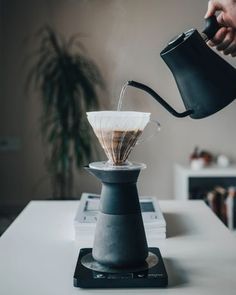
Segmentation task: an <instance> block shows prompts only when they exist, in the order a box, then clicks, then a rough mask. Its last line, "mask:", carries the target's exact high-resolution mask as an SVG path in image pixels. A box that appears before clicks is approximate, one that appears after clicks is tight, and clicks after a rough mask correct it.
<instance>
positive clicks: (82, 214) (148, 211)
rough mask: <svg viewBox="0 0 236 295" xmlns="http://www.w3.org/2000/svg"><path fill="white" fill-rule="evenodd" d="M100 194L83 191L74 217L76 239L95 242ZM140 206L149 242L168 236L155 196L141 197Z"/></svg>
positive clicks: (90, 242)
mask: <svg viewBox="0 0 236 295" xmlns="http://www.w3.org/2000/svg"><path fill="white" fill-rule="evenodd" d="M99 201H100V196H99V195H95V194H89V193H83V194H82V196H81V200H80V204H79V207H78V210H77V213H76V216H75V218H74V230H75V240H76V241H78V242H80V241H82V242H87V243H89V244H92V243H93V239H94V234H95V228H96V222H97V218H98V213H99ZM140 207H141V211H142V217H143V222H144V228H145V233H146V237H147V242H148V243H153V242H155V241H158V240H163V239H165V238H166V221H165V219H164V216H163V214H162V212H161V209H160V206H159V204H158V201H157V199H156V198H155V197H142V198H140Z"/></svg>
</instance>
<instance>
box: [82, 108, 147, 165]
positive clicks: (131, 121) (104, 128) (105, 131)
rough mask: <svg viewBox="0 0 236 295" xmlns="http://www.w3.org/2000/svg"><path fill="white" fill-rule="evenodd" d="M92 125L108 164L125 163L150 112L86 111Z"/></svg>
mask: <svg viewBox="0 0 236 295" xmlns="http://www.w3.org/2000/svg"><path fill="white" fill-rule="evenodd" d="M87 116H88V121H89V123H90V124H91V126H92V127H93V131H94V133H95V134H96V136H97V138H98V140H99V142H100V144H101V146H102V148H103V150H104V152H105V154H106V156H107V158H108V164H110V165H112V166H121V165H126V164H127V159H128V156H129V154H130V152H131V150H132V149H133V147H134V146H135V144H136V143H137V140H138V138H139V137H140V136H141V134H142V132H143V129H144V128H145V127H146V125H147V124H148V122H149V121H150V113H142V112H126V111H122V112H121V111H101V112H88V113H87Z"/></svg>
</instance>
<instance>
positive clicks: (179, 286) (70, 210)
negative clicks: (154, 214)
mask: <svg viewBox="0 0 236 295" xmlns="http://www.w3.org/2000/svg"><path fill="white" fill-rule="evenodd" d="M160 205H161V209H162V211H163V212H164V214H165V218H166V220H167V234H168V238H167V239H166V240H164V241H161V242H160V243H158V244H153V245H150V246H159V247H160V249H161V252H162V255H163V257H164V261H165V265H166V268H167V272H168V274H169V287H168V288H167V289H145V290H144V289H112V290H111V289H109V290H108V289H106V290H105V289H102V290H99V289H98V290H92V289H90V290H88V289H87V290H85V289H84V290H82V289H76V288H74V287H73V285H72V281H73V280H72V278H73V273H74V268H75V264H76V260H77V255H78V245H77V244H76V243H75V242H74V241H73V239H74V232H73V217H74V214H75V212H76V209H77V206H78V202H77V201H68V202H60V201H55V202H54V201H34V202H31V203H30V204H29V205H28V206H27V207H26V209H25V210H24V211H23V212H22V213H21V214H20V216H19V217H18V218H17V219H16V220H15V221H14V223H13V224H12V225H11V226H10V228H9V229H8V230H7V231H6V232H5V233H4V235H3V236H2V237H1V238H0V294H1V295H21V294H22V295H73V294H86V295H90V294H117V295H118V294H135V295H137V294H160V295H162V294H175V295H178V294H179V295H184V294H188V295H195V294H196V295H202V294H207V295H209V294H214V295H216V294H221V295H222V294H225V295H229V294H236V239H235V237H234V236H232V235H231V233H230V232H229V231H228V229H227V228H226V227H225V226H224V225H223V224H222V223H221V222H220V221H219V220H218V219H217V218H216V217H215V216H214V214H213V213H212V212H211V211H210V209H209V208H207V206H206V205H205V204H204V203H203V202H202V201H161V202H160ZM81 246H86V245H81ZM87 246H89V245H87Z"/></svg>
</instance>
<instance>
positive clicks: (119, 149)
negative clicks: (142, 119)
mask: <svg viewBox="0 0 236 295" xmlns="http://www.w3.org/2000/svg"><path fill="white" fill-rule="evenodd" d="M94 132H95V134H96V135H97V137H98V140H99V142H100V144H101V146H102V148H103V149H104V151H105V153H106V155H107V157H108V159H109V163H111V164H113V165H124V164H125V162H126V160H127V158H128V156H129V154H130V152H131V150H132V148H133V147H134V146H135V144H136V142H137V140H138V138H139V137H140V135H141V134H142V130H109V129H108V130H94Z"/></svg>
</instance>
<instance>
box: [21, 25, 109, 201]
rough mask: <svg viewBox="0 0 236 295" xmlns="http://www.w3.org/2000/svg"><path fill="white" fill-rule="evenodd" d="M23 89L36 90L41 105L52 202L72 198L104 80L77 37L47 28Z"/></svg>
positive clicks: (87, 152)
mask: <svg viewBox="0 0 236 295" xmlns="http://www.w3.org/2000/svg"><path fill="white" fill-rule="evenodd" d="M37 38H38V39H39V50H38V51H37V52H36V54H35V55H34V62H33V66H32V68H31V70H30V72H29V75H28V79H27V85H32V82H33V85H34V87H35V88H36V89H37V90H39V93H40V98H41V102H42V116H41V124H42V135H43V139H44V140H45V141H46V143H47V144H48V156H47V159H46V163H47V168H48V171H49V173H50V175H51V176H52V185H53V197H54V198H56V199H58V198H59V199H67V198H71V197H73V192H72V188H73V165H74V163H75V164H76V166H77V167H78V168H80V167H81V166H82V165H83V164H84V163H87V162H88V161H89V160H90V158H91V155H92V153H93V149H92V144H91V138H90V128H89V125H88V123H87V119H86V111H90V110H93V109H97V108H98V106H99V100H98V94H97V93H98V90H99V88H100V89H104V80H103V78H102V75H101V73H100V71H99V69H98V67H97V66H96V65H95V63H94V62H93V61H92V60H91V59H90V58H88V57H87V56H86V54H85V51H84V48H83V46H82V45H81V43H80V42H79V40H78V36H73V37H71V38H70V39H69V40H67V41H66V40H65V39H64V38H62V37H61V36H59V34H58V33H56V32H55V31H54V30H53V29H52V28H51V27H50V26H45V27H44V28H42V29H41V30H40V31H39V33H38V34H37Z"/></svg>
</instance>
